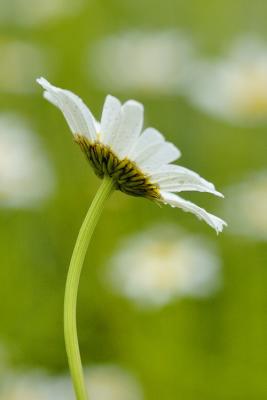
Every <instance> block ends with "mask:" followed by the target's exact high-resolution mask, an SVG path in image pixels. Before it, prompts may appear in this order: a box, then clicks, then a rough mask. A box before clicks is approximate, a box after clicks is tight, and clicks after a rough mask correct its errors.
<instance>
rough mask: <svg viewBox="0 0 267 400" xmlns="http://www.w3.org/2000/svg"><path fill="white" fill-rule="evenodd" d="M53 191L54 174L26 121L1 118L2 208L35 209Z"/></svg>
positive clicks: (19, 118) (7, 116) (1, 115)
mask: <svg viewBox="0 0 267 400" xmlns="http://www.w3.org/2000/svg"><path fill="white" fill-rule="evenodd" d="M53 187H54V177H53V174H52V170H51V167H50V164H49V163H48V160H47V159H46V157H45V155H44V152H43V149H42V147H41V144H40V143H39V140H38V137H37V136H36V135H35V134H34V133H33V132H32V131H31V129H30V128H29V127H28V125H27V123H26V121H25V120H24V119H23V118H21V117H19V116H17V115H15V114H14V115H13V114H0V207H15V208H24V207H26V208H27V207H31V206H35V205H37V204H38V203H39V202H41V201H43V200H45V199H46V198H47V197H48V196H49V195H50V194H51V192H52V190H53Z"/></svg>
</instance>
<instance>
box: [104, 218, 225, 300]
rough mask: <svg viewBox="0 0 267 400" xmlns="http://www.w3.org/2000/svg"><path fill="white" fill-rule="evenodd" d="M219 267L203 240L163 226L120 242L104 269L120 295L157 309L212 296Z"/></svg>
mask: <svg viewBox="0 0 267 400" xmlns="http://www.w3.org/2000/svg"><path fill="white" fill-rule="evenodd" d="M220 266H221V265H220V259H219V258H218V256H217V254H216V252H215V250H214V248H213V246H212V245H211V243H209V242H208V241H207V240H205V239H202V238H201V237H198V236H189V235H185V234H183V233H181V232H180V231H179V230H177V229H175V228H174V227H168V226H164V225H163V226H159V227H157V228H155V229H152V230H148V231H147V232H144V233H141V234H138V235H136V236H133V237H130V238H129V239H127V240H126V241H124V242H123V243H122V244H121V246H120V249H119V251H118V252H117V253H116V254H114V256H113V257H112V258H111V261H110V262H109V265H108V266H107V269H108V272H107V277H108V281H109V282H110V283H111V285H112V287H113V288H114V289H115V290H116V291H117V292H119V293H120V294H122V295H124V296H126V297H128V298H130V299H132V300H133V301H135V302H136V303H138V304H139V305H141V306H145V307H147V306H151V307H153V306H154V307H157V306H162V305H164V304H167V303H168V302H170V301H171V300H172V299H175V298H181V297H206V296H209V295H211V294H213V293H214V292H215V291H216V290H217V289H218V287H219V284H220V277H221V276H220Z"/></svg>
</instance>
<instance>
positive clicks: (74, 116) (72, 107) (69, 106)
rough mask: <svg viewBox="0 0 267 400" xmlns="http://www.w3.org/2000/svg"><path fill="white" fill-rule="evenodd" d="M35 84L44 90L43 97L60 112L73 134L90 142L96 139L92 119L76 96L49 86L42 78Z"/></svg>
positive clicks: (88, 111)
mask: <svg viewBox="0 0 267 400" xmlns="http://www.w3.org/2000/svg"><path fill="white" fill-rule="evenodd" d="M37 82H38V83H39V84H40V85H41V86H42V87H43V88H44V89H45V92H44V97H45V98H46V99H47V100H48V101H50V102H51V103H52V104H54V105H55V106H57V107H58V108H59V109H60V110H61V111H62V113H63V114H64V117H65V118H66V121H67V123H68V125H69V127H70V129H71V131H72V133H73V134H81V135H85V136H87V137H88V138H89V139H90V140H95V139H96V129H95V124H94V118H93V116H92V114H91V112H90V110H89V109H88V108H87V107H86V105H85V104H84V103H83V101H82V100H81V99H80V98H79V97H78V96H76V95H75V94H74V93H72V92H70V91H68V90H64V89H60V88H57V87H56V86H53V85H51V84H50V83H49V82H48V81H47V80H46V79H44V78H40V79H37Z"/></svg>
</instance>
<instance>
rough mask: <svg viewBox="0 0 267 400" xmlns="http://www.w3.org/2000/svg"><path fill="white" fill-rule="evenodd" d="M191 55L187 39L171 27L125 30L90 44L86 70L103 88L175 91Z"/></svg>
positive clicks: (178, 87)
mask: <svg viewBox="0 0 267 400" xmlns="http://www.w3.org/2000/svg"><path fill="white" fill-rule="evenodd" d="M192 57H193V45H192V43H191V41H190V40H189V39H188V38H186V37H184V36H183V35H181V34H180V33H179V32H177V31H175V30H168V31H144V32H141V31H129V32H127V31H126V32H124V33H121V34H119V35H116V36H109V37H106V38H103V39H102V40H99V41H97V42H96V43H95V44H94V45H93V46H90V48H89V52H88V64H89V68H88V66H86V71H90V72H89V73H90V74H91V73H92V74H93V78H96V79H97V80H98V82H99V84H100V85H102V86H103V87H104V88H105V89H107V90H116V91H126V92H127V91H129V90H130V91H142V92H145V93H156V94H173V93H174V94H175V93H176V92H177V90H179V89H180V90H182V87H183V85H184V83H185V81H186V80H187V77H188V74H189V71H190V66H191V64H192ZM91 78H92V76H89V79H91Z"/></svg>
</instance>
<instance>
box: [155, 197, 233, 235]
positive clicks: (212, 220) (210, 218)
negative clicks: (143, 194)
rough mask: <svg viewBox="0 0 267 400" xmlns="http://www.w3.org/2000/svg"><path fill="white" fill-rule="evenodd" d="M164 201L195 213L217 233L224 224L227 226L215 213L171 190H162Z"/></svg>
mask: <svg viewBox="0 0 267 400" xmlns="http://www.w3.org/2000/svg"><path fill="white" fill-rule="evenodd" d="M161 196H162V198H163V201H164V202H165V203H166V204H169V205H171V206H172V207H179V208H181V209H182V210H184V211H187V212H191V213H193V214H195V215H196V216H197V217H198V218H199V219H203V220H204V221H205V222H206V223H207V224H208V225H210V226H211V227H212V228H214V229H215V230H216V232H217V233H219V232H221V231H222V230H223V227H224V225H225V226H227V224H226V222H225V221H223V220H222V219H220V218H218V217H216V216H215V215H212V214H209V213H208V212H207V211H206V210H204V209H203V208H200V207H198V206H197V205H196V204H194V203H191V202H190V201H187V200H184V199H183V198H181V197H180V196H177V195H176V194H173V193H169V192H161Z"/></svg>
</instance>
